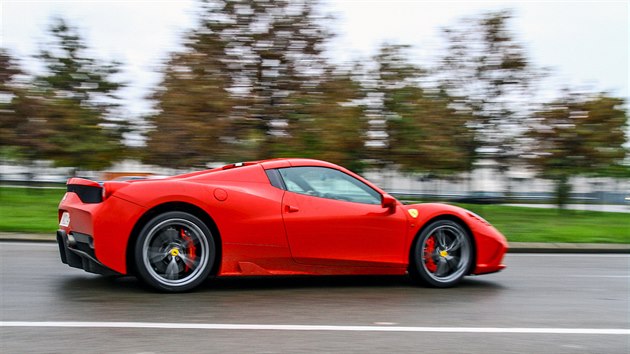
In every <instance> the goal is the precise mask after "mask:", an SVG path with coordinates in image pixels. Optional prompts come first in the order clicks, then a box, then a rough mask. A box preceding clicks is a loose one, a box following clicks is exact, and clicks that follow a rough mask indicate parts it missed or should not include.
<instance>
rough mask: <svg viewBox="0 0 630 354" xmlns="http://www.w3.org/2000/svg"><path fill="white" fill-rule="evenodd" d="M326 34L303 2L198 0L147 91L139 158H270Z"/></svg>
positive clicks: (318, 70) (171, 161)
mask: <svg viewBox="0 0 630 354" xmlns="http://www.w3.org/2000/svg"><path fill="white" fill-rule="evenodd" d="M326 38H327V35H326V34H325V31H324V30H323V29H322V28H321V26H320V25H319V24H318V23H317V21H316V16H315V15H314V9H313V5H312V4H311V3H310V2H290V1H287V0H250V1H235V0H223V1H222V0H215V1H207V2H204V12H203V14H202V16H201V19H200V26H199V28H196V29H194V30H193V31H191V32H190V33H189V34H188V36H187V38H186V42H185V50H184V52H182V53H179V54H175V55H174V56H173V57H172V59H171V61H170V62H169V63H168V64H167V65H166V69H165V79H164V81H163V83H162V85H161V89H160V90H158V92H157V93H156V95H155V96H154V99H156V101H157V108H158V112H159V113H158V114H157V115H155V116H154V117H149V120H150V122H152V124H153V130H152V131H151V132H150V133H149V142H148V147H147V159H146V160H147V161H149V162H153V163H159V164H162V165H171V166H177V167H183V166H190V165H191V164H192V165H202V164H205V163H207V162H210V161H228V160H232V159H237V160H243V159H250V158H256V159H260V158H268V157H272V156H273V154H274V151H275V150H274V147H273V144H274V143H276V142H277V139H276V138H277V136H278V135H286V132H285V131H284V130H283V129H284V128H282V127H283V126H285V125H286V124H287V122H288V121H289V120H290V119H292V117H293V118H294V117H295V114H294V112H296V110H299V107H296V106H295V104H296V103H297V102H299V100H300V99H301V98H304V97H306V96H308V95H309V93H308V92H309V90H310V91H312V90H313V89H314V88H315V87H317V86H318V84H319V77H320V76H321V75H319V74H323V72H324V68H325V65H324V62H323V58H322V57H321V50H322V49H321V46H322V45H323V41H324V40H325V39H326ZM182 144H186V145H185V146H184V145H182Z"/></svg>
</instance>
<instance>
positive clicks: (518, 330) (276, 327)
mask: <svg viewBox="0 0 630 354" xmlns="http://www.w3.org/2000/svg"><path fill="white" fill-rule="evenodd" d="M0 327H49V328H157V329H205V330H236V331H249V330H263V331H335V332H342V331H351V332H434V333H435V332H439V333H514V334H594V335H630V329H625V328H548V327H539V328H536V327H534V328H528V327H407V326H333V325H291V324H229V323H162V322H72V321H71V322H56V321H42V322H37V321H1V322H0Z"/></svg>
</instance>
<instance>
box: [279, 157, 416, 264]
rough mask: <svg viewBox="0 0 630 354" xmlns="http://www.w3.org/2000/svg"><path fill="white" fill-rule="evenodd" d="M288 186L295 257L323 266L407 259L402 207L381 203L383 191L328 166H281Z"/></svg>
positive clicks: (286, 212)
mask: <svg viewBox="0 0 630 354" xmlns="http://www.w3.org/2000/svg"><path fill="white" fill-rule="evenodd" d="M279 172H280V175H281V176H282V179H283V181H284V183H285V186H286V190H287V192H285V195H284V197H283V203H282V204H283V206H282V210H283V218H284V224H285V229H286V232H287V238H288V241H289V246H290V249H291V254H292V256H293V258H294V260H295V261H296V262H298V263H302V264H311V265H326V266H371V267H374V266H377V267H379V266H380V267H382V266H400V264H401V263H404V262H405V261H406V257H407V256H406V255H404V254H403V253H404V244H405V241H406V231H407V219H406V215H405V213H404V210H403V209H402V208H400V207H399V208H395V209H391V208H384V207H382V206H381V197H382V196H381V194H380V193H379V192H377V191H376V190H374V189H372V188H371V187H370V186H368V185H367V184H365V183H363V182H362V181H360V180H358V179H356V178H354V177H353V176H350V175H348V174H346V173H344V172H342V171H339V170H336V169H332V168H327V167H310V166H302V167H290V168H283V169H279Z"/></svg>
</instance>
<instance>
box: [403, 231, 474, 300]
mask: <svg viewBox="0 0 630 354" xmlns="http://www.w3.org/2000/svg"><path fill="white" fill-rule="evenodd" d="M412 252H413V253H412V255H411V263H412V264H410V267H409V268H410V269H409V274H410V276H411V277H412V279H414V280H416V281H417V282H419V283H422V284H425V285H429V286H432V287H437V288H448V287H452V286H454V285H456V284H457V283H459V282H460V281H461V280H462V278H463V277H464V276H465V275H466V274H468V272H469V270H470V267H471V264H472V261H473V245H472V241H471V238H470V235H469V234H468V232H467V231H466V230H465V229H464V228H463V227H462V226H461V225H460V224H458V223H457V222H455V221H452V220H437V221H434V222H432V223H431V224H429V225H428V226H427V227H425V228H424V229H423V230H422V232H420V234H419V235H418V237H416V241H415V243H414V245H413V248H412Z"/></svg>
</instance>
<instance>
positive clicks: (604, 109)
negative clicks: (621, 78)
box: [527, 93, 628, 207]
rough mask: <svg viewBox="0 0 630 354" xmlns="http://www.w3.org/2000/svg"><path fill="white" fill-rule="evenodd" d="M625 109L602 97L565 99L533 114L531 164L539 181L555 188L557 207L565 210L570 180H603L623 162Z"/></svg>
mask: <svg viewBox="0 0 630 354" xmlns="http://www.w3.org/2000/svg"><path fill="white" fill-rule="evenodd" d="M623 104H624V101H623V100H622V99H620V98H615V97H610V96H607V95H606V94H604V93H600V94H598V95H595V96H592V97H588V96H585V95H581V94H567V95H566V97H564V98H563V99H560V100H557V101H555V102H552V103H549V104H547V105H545V107H544V109H543V110H541V111H540V112H537V113H536V114H535V116H534V119H533V120H532V125H531V127H530V130H529V131H528V133H527V136H528V137H529V139H531V140H530V149H531V151H530V152H531V155H532V156H531V159H530V160H531V162H532V164H533V165H534V166H535V167H537V168H538V170H539V171H540V174H541V176H542V177H544V178H548V179H551V180H553V181H554V182H555V183H556V198H557V204H558V206H560V207H563V206H564V204H566V201H567V199H568V196H569V193H570V191H571V185H570V184H569V178H570V177H571V176H574V175H579V174H589V175H597V174H601V173H602V172H605V171H606V170H608V169H610V168H611V166H615V165H617V166H619V165H620V164H621V163H622V161H623V159H624V158H625V157H626V155H627V150H626V149H625V148H624V146H623V145H624V144H625V143H626V139H627V138H626V135H625V134H626V129H627V127H628V117H627V114H626V112H625V110H623V108H622V106H623Z"/></svg>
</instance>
